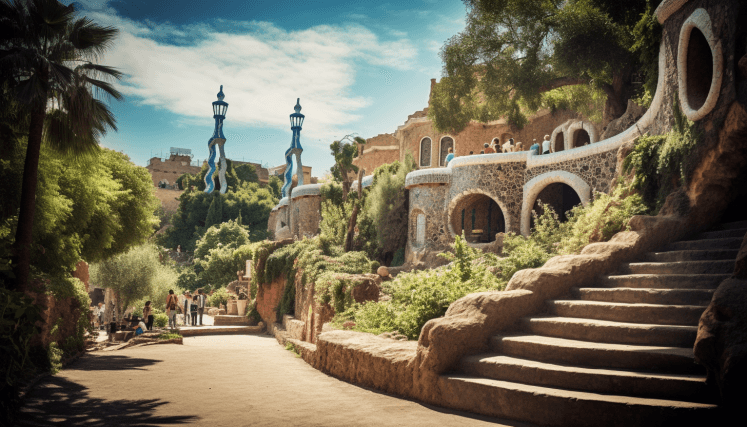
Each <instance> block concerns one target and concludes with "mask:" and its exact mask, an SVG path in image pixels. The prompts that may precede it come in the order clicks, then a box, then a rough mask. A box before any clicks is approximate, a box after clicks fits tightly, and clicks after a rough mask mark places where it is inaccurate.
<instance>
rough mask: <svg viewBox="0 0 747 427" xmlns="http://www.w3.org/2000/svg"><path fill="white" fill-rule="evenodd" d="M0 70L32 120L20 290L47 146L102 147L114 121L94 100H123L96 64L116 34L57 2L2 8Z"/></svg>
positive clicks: (79, 150)
mask: <svg viewBox="0 0 747 427" xmlns="http://www.w3.org/2000/svg"><path fill="white" fill-rule="evenodd" d="M0 28H3V31H2V32H1V33H0V37H1V38H0V46H2V47H3V48H2V51H0V64H2V68H3V69H4V70H5V72H3V73H2V77H3V79H4V82H3V83H4V84H10V86H11V87H12V88H13V91H14V92H15V95H16V97H17V99H18V100H19V102H20V103H21V104H23V105H24V106H25V107H27V111H28V115H29V126H28V144H27V149H26V156H25V164H24V169H23V178H22V185H21V202H20V213H19V216H18V225H17V228H16V238H15V243H14V244H15V251H16V256H15V258H16V262H15V265H14V273H15V276H16V280H15V284H14V285H15V288H17V289H24V288H25V287H26V285H27V282H28V278H29V274H30V268H31V247H32V241H33V224H34V213H35V208H36V203H35V199H36V192H37V175H38V167H39V156H40V151H41V146H42V140H45V141H46V142H47V143H48V144H49V147H50V148H53V149H55V150H56V151H58V152H61V153H69V154H77V155H80V154H83V153H91V152H95V151H96V150H97V149H98V139H99V137H100V136H101V135H103V134H104V133H105V132H106V131H107V130H108V129H109V128H111V129H115V130H116V125H115V120H114V116H113V115H112V114H111V112H110V111H109V109H108V108H107V106H106V104H104V103H103V102H101V101H100V100H99V97H98V96H94V93H93V91H94V90H95V92H96V95H108V96H110V97H114V98H116V99H120V98H121V95H120V93H119V92H117V91H116V90H115V89H114V87H113V86H112V85H111V84H109V83H108V82H107V81H106V79H110V78H119V77H120V76H121V73H120V72H118V71H117V70H115V69H113V68H110V67H107V66H104V65H100V64H98V63H97V62H96V60H97V59H98V57H100V56H101V54H103V53H104V52H105V51H106V49H107V48H108V47H109V46H110V45H111V43H112V42H113V40H114V38H115V37H116V34H117V30H116V29H114V28H111V27H102V26H99V25H97V24H95V23H94V22H93V21H91V20H90V19H88V18H85V17H83V18H75V7H74V5H69V6H65V5H63V4H62V3H60V2H59V1H57V0H5V1H3V2H1V3H0Z"/></svg>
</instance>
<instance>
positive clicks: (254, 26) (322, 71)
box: [87, 0, 417, 138]
mask: <svg viewBox="0 0 747 427" xmlns="http://www.w3.org/2000/svg"><path fill="white" fill-rule="evenodd" d="M87 1H89V2H90V1H92V0H87ZM87 15H88V16H89V17H90V18H92V19H93V20H94V21H95V22H97V23H100V24H104V25H113V26H115V27H117V28H119V29H120V36H119V38H118V39H117V42H116V44H115V46H114V47H113V48H112V49H111V50H110V51H109V52H108V53H107V54H106V56H105V57H104V58H103V59H102V63H105V64H107V65H111V66H114V67H117V68H119V69H120V70H121V71H123V72H125V73H126V74H127V77H125V78H123V80H122V81H121V82H120V83H119V86H118V87H119V89H120V90H121V91H122V92H123V93H124V94H125V95H127V96H128V97H130V98H131V99H132V98H135V99H137V102H140V103H142V104H146V105H154V106H157V107H160V108H165V109H167V110H169V111H172V112H174V113H176V114H179V115H182V116H185V119H187V120H199V119H203V118H206V117H207V118H210V117H211V115H212V114H211V106H210V103H211V102H213V101H214V100H215V99H216V98H215V94H216V93H217V92H218V89H219V85H221V84H222V85H224V89H223V90H224V92H225V94H226V99H225V100H226V102H228V103H229V105H230V106H229V109H228V114H227V119H226V120H227V123H228V121H231V122H234V123H237V124H243V125H249V126H268V127H273V128H282V129H286V128H288V127H289V121H288V115H289V114H290V113H292V112H293V106H294V105H295V102H296V98H301V105H302V106H303V110H302V112H303V113H304V114H306V115H307V120H306V122H305V124H304V134H305V135H307V136H309V137H318V138H319V137H324V138H326V137H328V136H329V135H332V134H335V133H339V129H341V128H344V127H345V125H347V124H349V123H352V122H355V121H356V120H358V119H359V116H358V115H357V114H356V111H357V110H359V109H360V108H363V107H365V106H367V105H369V104H370V102H371V101H370V100H369V99H365V98H362V97H360V96H355V95H354V94H352V93H351V89H352V86H353V85H354V84H355V79H356V70H357V69H359V68H360V67H366V66H373V67H380V68H385V69H397V70H408V69H412V68H413V66H414V63H415V60H416V57H417V50H416V48H415V47H414V46H413V44H412V43H411V42H410V40H408V39H405V38H400V39H397V40H391V41H387V40H382V39H380V38H379V37H378V36H377V35H376V34H375V33H373V32H372V31H371V30H369V29H367V28H366V27H363V26H361V25H358V24H351V25H344V26H329V25H319V26H315V27H311V28H308V29H304V30H299V31H286V30H284V29H282V28H279V27H277V26H276V25H274V24H272V23H267V22H232V21H216V23H215V25H214V26H213V25H207V24H200V25H191V26H174V25H172V24H169V23H153V22H149V21H148V22H135V21H131V20H128V19H125V18H122V17H119V16H117V15H116V14H111V13H99V12H89V13H87Z"/></svg>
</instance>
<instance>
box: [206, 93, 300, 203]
mask: <svg viewBox="0 0 747 427" xmlns="http://www.w3.org/2000/svg"><path fill="white" fill-rule="evenodd" d="M293 109H294V110H296V112H295V113H293V114H291V115H290V122H291V130H292V131H293V140H292V141H291V146H290V148H289V149H288V150H287V151H286V152H285V183H284V184H283V188H282V197H288V190H289V189H290V186H291V181H292V180H293V155H294V154H295V156H296V173H297V174H298V185H299V186H301V185H303V164H301V153H303V147H301V126H303V119H304V117H305V116H304V115H303V114H301V98H298V99H296V106H295V107H293ZM221 147H222V146H221Z"/></svg>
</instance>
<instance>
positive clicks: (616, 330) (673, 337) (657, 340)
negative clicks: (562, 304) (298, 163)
mask: <svg viewBox="0 0 747 427" xmlns="http://www.w3.org/2000/svg"><path fill="white" fill-rule="evenodd" d="M521 326H522V327H523V329H524V331H526V332H527V333H532V334H535V335H543V336H546V337H555V338H567V339H571V340H580V341H594V342H600V343H611V344H643V345H649V344H655V345H671V346H676V347H692V346H693V345H694V344H695V336H696V335H697V334H698V327H697V326H675V325H657V324H646V323H625V322H611V321H608V320H596V319H579V318H574V317H526V318H523V319H521Z"/></svg>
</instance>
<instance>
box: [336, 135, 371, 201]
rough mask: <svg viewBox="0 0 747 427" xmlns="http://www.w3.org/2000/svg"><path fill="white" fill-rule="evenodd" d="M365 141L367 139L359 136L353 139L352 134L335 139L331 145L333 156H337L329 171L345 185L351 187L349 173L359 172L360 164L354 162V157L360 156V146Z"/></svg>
mask: <svg viewBox="0 0 747 427" xmlns="http://www.w3.org/2000/svg"><path fill="white" fill-rule="evenodd" d="M365 143H366V140H365V139H363V138H361V137H359V136H356V137H353V138H352V140H351V138H350V135H347V136H345V137H344V138H342V139H341V140H340V141H334V142H333V143H332V144H330V145H329V149H330V150H332V156H333V157H334V158H335V164H334V166H332V168H330V170H329V171H330V172H331V173H332V177H333V178H334V179H335V181H337V182H341V183H343V186H345V185H346V184H347V185H348V188H349V185H350V182H351V180H350V178H349V177H348V174H349V173H350V172H353V173H358V166H356V165H354V164H353V159H354V158H356V157H358V146H359V145H363V144H365Z"/></svg>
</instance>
